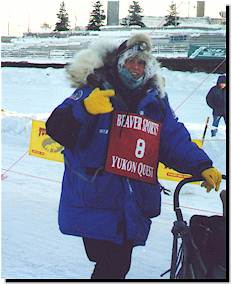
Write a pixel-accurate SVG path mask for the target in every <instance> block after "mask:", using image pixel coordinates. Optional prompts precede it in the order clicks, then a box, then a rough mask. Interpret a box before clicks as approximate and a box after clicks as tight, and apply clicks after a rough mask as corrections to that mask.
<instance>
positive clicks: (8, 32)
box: [7, 21, 10, 36]
mask: <svg viewBox="0 0 232 284" xmlns="http://www.w3.org/2000/svg"><path fill="white" fill-rule="evenodd" d="M7 35H8V36H9V35H10V22H9V21H8V23H7Z"/></svg>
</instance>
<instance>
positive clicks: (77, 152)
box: [46, 34, 221, 279]
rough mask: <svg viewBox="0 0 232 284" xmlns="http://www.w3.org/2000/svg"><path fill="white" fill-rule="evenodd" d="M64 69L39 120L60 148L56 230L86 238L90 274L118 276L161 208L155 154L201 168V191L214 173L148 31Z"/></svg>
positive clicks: (212, 184) (179, 166)
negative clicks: (169, 88) (51, 105)
mask: <svg viewBox="0 0 232 284" xmlns="http://www.w3.org/2000/svg"><path fill="white" fill-rule="evenodd" d="M67 71H68V74H69V77H70V79H71V82H72V86H73V87H75V88H77V89H76V90H75V91H74V92H73V94H72V95H71V96H70V97H68V98H67V99H66V100H65V101H64V102H63V103H61V104H60V105H59V106H58V107H56V108H55V110H54V111H53V112H52V114H51V116H50V117H49V118H48V120H47V122H46V130H47V133H48V134H49V135H50V136H51V137H52V138H53V139H54V140H56V141H57V142H59V143H60V144H62V145H63V146H64V147H65V149H64V152H63V153H64V162H65V170H64V176H63V182H62V192H61V198H60V205H59V228H60V230H61V232H62V233H64V234H68V235H75V236H79V237H82V238H83V242H84V247H85V250H86V254H87V256H88V258H89V260H90V261H93V262H95V263H96V265H95V268H94V271H93V273H92V276H91V279H125V277H126V274H127V273H128V271H129V269H130V265H131V257H132V250H133V248H134V247H135V246H138V245H145V243H146V240H147V238H148V234H149V231H150V226H151V218H153V217H156V216H158V215H159V214H160V210H161V191H162V187H161V186H160V184H159V181H158V178H157V167H158V163H159V161H161V162H162V163H164V164H165V165H166V166H168V167H171V168H173V169H175V170H177V171H180V172H184V173H189V174H191V175H194V176H201V177H202V178H203V179H204V180H205V181H204V182H203V184H202V185H203V186H205V187H206V188H207V191H210V190H211V189H213V188H215V190H216V191H218V189H219V185H220V182H221V173H220V172H219V171H218V170H217V169H216V168H214V167H213V162H212V161H211V159H210V158H209V157H208V156H207V154H206V153H205V152H204V150H202V149H200V148H199V147H198V146H197V145H196V144H195V143H193V142H192V141H191V138H190V135H189V132H188V131H187V129H186V128H185V126H184V125H183V124H182V123H180V122H178V119H177V118H176V117H175V115H174V113H173V111H172V110H171V108H170V105H169V102H168V99H167V96H166V94H165V91H164V88H163V85H164V81H163V79H162V77H161V76H160V68H159V64H158V62H157V61H156V59H155V58H154V57H153V55H152V45H151V40H150V38H149V37H148V36H147V35H145V34H135V35H133V36H132V37H130V38H129V39H128V40H126V41H124V42H123V43H122V44H121V45H120V46H118V45H112V43H111V42H110V43H109V41H108V42H101V45H100V46H99V45H97V44H96V43H95V42H94V44H93V45H92V47H89V48H88V49H86V50H83V51H80V53H79V54H78V55H77V56H76V58H75V60H74V62H73V63H72V64H71V65H70V66H69V67H68V70H67ZM157 230H159V228H158V227H157ZM73 254H76V255H78V251H75V248H73ZM154 257H155V252H154Z"/></svg>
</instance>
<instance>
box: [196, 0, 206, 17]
mask: <svg viewBox="0 0 232 284" xmlns="http://www.w3.org/2000/svg"><path fill="white" fill-rule="evenodd" d="M204 16H205V1H197V17H204Z"/></svg>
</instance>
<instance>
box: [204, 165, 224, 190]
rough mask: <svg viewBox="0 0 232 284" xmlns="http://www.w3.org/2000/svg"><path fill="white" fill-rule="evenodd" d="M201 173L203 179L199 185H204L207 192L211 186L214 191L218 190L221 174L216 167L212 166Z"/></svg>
mask: <svg viewBox="0 0 232 284" xmlns="http://www.w3.org/2000/svg"><path fill="white" fill-rule="evenodd" d="M201 175H202V177H203V178H204V180H205V181H203V183H202V184H201V186H204V187H205V188H206V191H207V192H210V191H211V189H213V188H215V191H218V190H219V186H220V183H221V180H222V174H221V173H220V172H219V171H218V170H217V169H216V168H214V167H212V168H209V169H207V170H204V171H203V172H202V173H201Z"/></svg>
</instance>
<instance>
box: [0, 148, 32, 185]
mask: <svg viewBox="0 0 232 284" xmlns="http://www.w3.org/2000/svg"><path fill="white" fill-rule="evenodd" d="M27 153H28V150H27V151H26V152H25V153H23V155H22V156H20V157H19V158H18V160H16V161H15V162H14V163H13V164H12V165H11V166H10V167H9V168H8V169H6V170H5V172H4V173H3V174H1V180H4V179H6V178H7V175H6V173H8V172H9V171H10V169H12V168H13V167H14V166H15V165H16V164H17V163H18V162H19V161H21V160H22V159H23V158H24V156H25V155H26V154H27Z"/></svg>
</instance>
